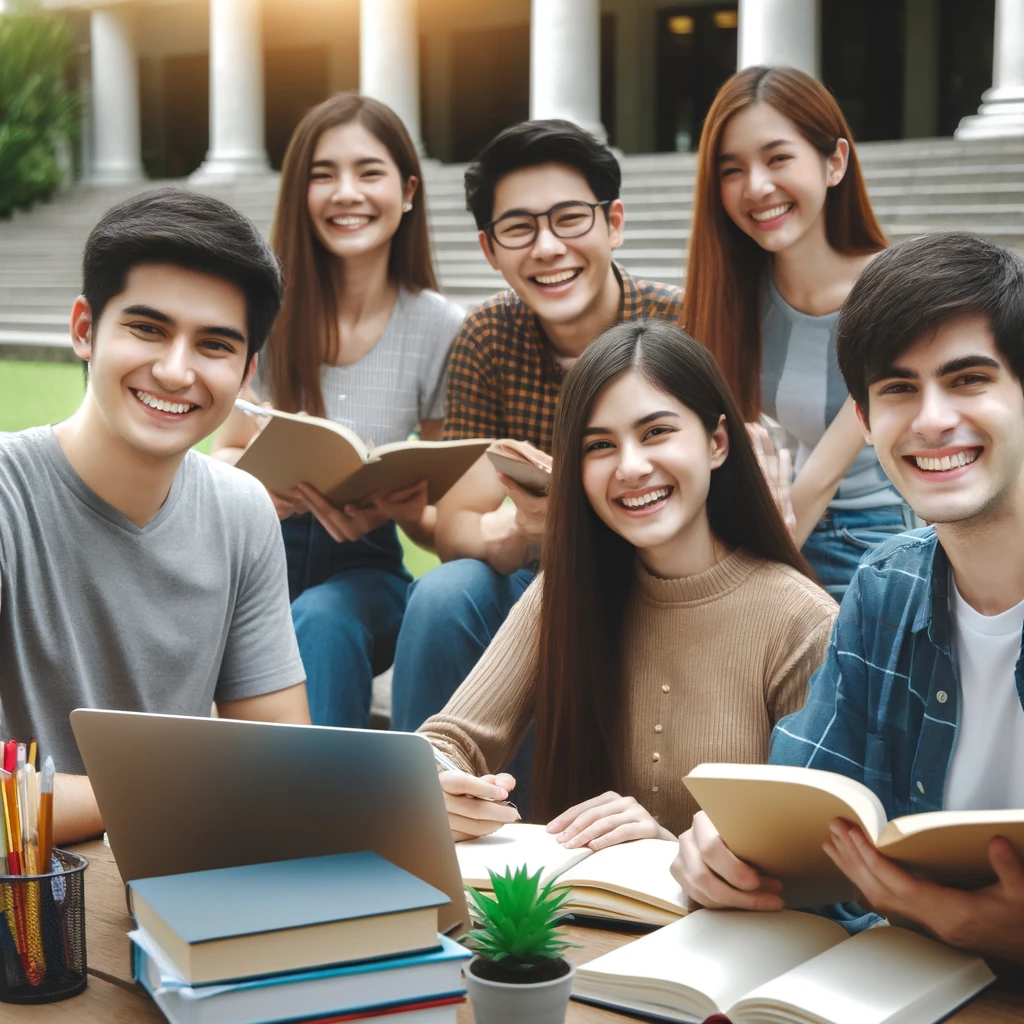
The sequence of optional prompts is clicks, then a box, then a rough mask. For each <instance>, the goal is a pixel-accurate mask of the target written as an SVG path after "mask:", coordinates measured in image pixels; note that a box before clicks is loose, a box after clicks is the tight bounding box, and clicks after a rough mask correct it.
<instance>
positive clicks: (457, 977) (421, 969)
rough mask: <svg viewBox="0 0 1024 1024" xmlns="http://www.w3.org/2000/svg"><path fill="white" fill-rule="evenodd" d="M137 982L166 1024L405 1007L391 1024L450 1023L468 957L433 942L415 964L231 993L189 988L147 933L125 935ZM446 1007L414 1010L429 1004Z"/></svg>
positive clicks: (260, 1022)
mask: <svg viewBox="0 0 1024 1024" xmlns="http://www.w3.org/2000/svg"><path fill="white" fill-rule="evenodd" d="M129 937H130V938H131V940H132V971H133V974H134V976H135V980H136V981H139V982H141V983H142V986H143V987H144V988H145V989H146V991H147V992H149V994H150V995H151V996H152V997H153V1001H154V1002H155V1003H156V1005H157V1006H158V1007H159V1008H160V1010H161V1012H162V1013H163V1015H164V1016H165V1017H166V1018H167V1019H168V1020H169V1021H170V1022H171V1024H282V1022H285V1021H309V1020H311V1019H312V1020H316V1019H317V1018H324V1017H328V1018H330V1017H334V1016H341V1015H347V1014H359V1015H360V1016H361V1015H362V1014H363V1013H364V1012H365V1013H366V1015H367V1016H368V1017H370V1018H371V1019H372V1018H375V1017H376V1016H377V1015H376V1014H374V1013H373V1012H372V1011H373V1010H380V1011H381V1014H380V1015H381V1016H383V1017H384V1018H385V1019H386V1020H390V1019H392V1018H391V1016H390V1014H389V1013H388V1010H389V1009H391V1008H396V1007H401V1006H409V1008H410V1011H411V1012H410V1014H409V1018H406V1017H404V1016H403V1015H401V1014H395V1017H394V1020H395V1022H396V1024H398V1022H400V1021H401V1022H404V1021H405V1020H406V1019H410V1024H411V1021H412V1020H416V1021H417V1022H419V1021H421V1020H422V1021H424V1022H426V1021H430V1022H431V1024H433V1022H434V1021H437V1022H438V1024H440V1022H445V1021H448V1020H451V1021H453V1022H454V1020H455V1015H456V1011H457V1009H458V1002H457V1000H459V999H460V998H461V997H462V996H464V995H465V991H466V990H465V987H464V985H463V982H462V965H463V963H464V962H465V961H466V960H468V959H469V957H470V956H471V955H472V954H471V953H468V952H467V951H466V950H465V949H463V948H462V946H460V945H459V944H458V943H457V942H453V941H452V940H451V939H449V938H446V937H445V936H441V935H438V936H436V937H435V941H439V942H440V943H441V945H440V948H438V949H436V950H434V951H433V952H430V953H422V954H420V955H418V956H405V957H396V958H392V959H390V960H374V961H370V962H369V963H361V964H346V965H344V966H342V967H331V968H327V969H325V970H319V971H302V972H299V973H295V974H278V975H275V976H273V977H270V978H259V979H255V980H252V981H242V982H235V983H233V984H229V985H199V986H195V987H192V986H190V985H188V983H187V982H186V981H185V979H184V978H182V977H181V976H180V975H179V974H178V973H177V972H176V971H175V970H174V967H173V965H171V964H170V963H168V962H167V960H166V959H165V958H164V956H163V952H162V951H161V950H160V948H159V947H158V946H157V945H156V944H155V943H154V941H153V939H152V938H151V937H150V936H148V935H147V934H146V933H145V932H144V931H141V930H137V931H134V932H131V933H130V936H129ZM448 1000H456V1001H455V1002H451V1003H449V1004H448V1005H442V1006H436V1007H433V1008H431V1009H426V1008H424V1009H423V1010H418V1009H417V1007H418V1006H422V1005H423V1004H429V1003H433V1002H437V1003H446V1002H448Z"/></svg>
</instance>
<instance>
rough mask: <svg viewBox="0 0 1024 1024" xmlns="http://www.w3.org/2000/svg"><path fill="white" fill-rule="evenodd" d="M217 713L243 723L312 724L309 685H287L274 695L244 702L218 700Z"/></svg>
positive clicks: (242, 700) (243, 700)
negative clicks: (307, 693) (307, 697)
mask: <svg viewBox="0 0 1024 1024" xmlns="http://www.w3.org/2000/svg"><path fill="white" fill-rule="evenodd" d="M217 714H218V716H219V717H221V718H236V719H240V720H241V721H244V722H284V723H287V724H289V725H309V724H310V718H309V702H308V701H307V700H306V684H305V683H299V684H298V685H296V686H288V687H286V688H285V689H283V690H274V691H273V692H272V693H261V694H259V696H257V697H243V698H242V699H241V700H220V701H217Z"/></svg>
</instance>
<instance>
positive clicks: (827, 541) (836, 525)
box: [803, 505, 916, 601]
mask: <svg viewBox="0 0 1024 1024" xmlns="http://www.w3.org/2000/svg"><path fill="white" fill-rule="evenodd" d="M915 525H916V522H915V520H914V513H913V511H912V510H911V508H910V506H909V505H892V506H889V507H887V508H865V509H828V510H827V511H826V512H825V514H824V515H823V516H822V517H821V519H820V521H819V522H818V525H817V526H816V527H815V528H814V532H813V533H812V534H811V535H810V537H808V538H807V540H806V541H805V542H804V546H803V556H804V558H806V559H807V561H808V562H810V563H811V568H812V569H813V570H814V572H815V574H816V575H817V577H818V579H819V580H820V581H821V584H822V586H823V587H824V588H825V589H826V590H827V591H828V592H829V593H830V594H831V595H832V596H833V597H834V598H835V599H836V600H837V601H842V599H843V594H845V593H846V588H847V587H848V586H849V585H850V580H851V579H853V574H854V573H855V572H856V571H857V566H858V565H860V560H861V558H862V557H863V555H864V552H865V551H867V550H868V549H869V548H873V547H874V546H875V545H876V544H881V543H882V541H885V540H888V539H889V538H890V537H892V536H893V535H895V534H897V533H903V532H904V530H912V529H913V528H914V526H915Z"/></svg>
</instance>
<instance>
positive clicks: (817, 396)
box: [761, 277, 903, 509]
mask: <svg viewBox="0 0 1024 1024" xmlns="http://www.w3.org/2000/svg"><path fill="white" fill-rule="evenodd" d="M838 320H839V313H838V311H837V312H835V313H828V314H827V315H825V316H810V315H809V314H807V313H801V312H800V311H799V310H796V309H794V308H793V307H792V306H791V305H789V303H788V302H786V300H785V299H784V298H783V297H782V296H781V295H780V294H779V290H778V288H776V287H775V283H774V282H773V281H772V279H771V277H767V284H766V286H765V295H764V301H763V303H762V306H761V350H762V353H763V356H762V359H763V363H762V371H761V407H762V408H763V409H764V411H765V412H766V413H767V414H768V415H769V416H771V417H772V419H775V420H778V421H779V423H781V424H782V426H783V427H785V428H786V430H787V431H788V432H789V433H790V434H792V435H793V436H794V437H795V438H796V439H797V441H798V442H799V447H798V449H797V453H796V459H795V465H794V468H795V469H796V470H797V471H799V470H800V467H801V466H803V464H804V463H805V462H806V461H807V457H808V456H809V455H810V454H811V450H812V449H813V448H814V446H815V445H816V444H817V443H818V442H819V441H820V440H821V436H822V434H824V433H825V430H826V428H827V427H828V425H829V424H830V423H831V422H832V421H833V420H834V419H835V418H836V416H837V415H838V414H839V410H840V409H841V408H842V407H843V403H844V402H845V401H846V399H847V397H848V392H847V390H846V384H845V382H844V381H843V377H842V374H841V373H840V372H839V364H838V363H837V362H836V323H837V321H838ZM902 501H903V499H902V498H901V497H900V496H899V494H898V493H897V492H896V490H895V489H894V488H893V486H892V484H890V483H889V478H888V477H887V476H886V475H885V473H884V472H883V470H882V467H881V465H879V462H878V456H877V455H876V454H875V449H874V448H871V447H868V446H865V447H864V448H863V449H862V450H861V452H860V454H859V455H858V456H857V458H856V459H855V460H854V463H853V465H852V466H851V467H850V469H849V471H848V472H847V474H846V476H844V477H843V479H842V482H841V483H840V484H839V489H838V490H837V491H836V496H835V497H834V498H833V499H832V501H831V502H829V508H834V509H864V508H882V507H887V506H892V505H900V504H902Z"/></svg>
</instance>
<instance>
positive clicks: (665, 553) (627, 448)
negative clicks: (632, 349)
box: [581, 371, 728, 576]
mask: <svg viewBox="0 0 1024 1024" xmlns="http://www.w3.org/2000/svg"><path fill="white" fill-rule="evenodd" d="M581 444H582V467H583V489H584V491H585V492H586V495H587V500H588V501H589V502H590V505H591V507H592V508H593V510H594V512H595V513H597V515H598V517H599V518H600V519H601V520H602V522H604V523H605V525H606V526H608V527H609V528H610V529H612V530H614V531H615V532H616V533H617V534H619V535H620V536H621V537H623V538H625V539H626V540H627V541H629V543H630V544H632V545H633V546H634V547H635V548H637V550H638V551H639V553H640V557H641V559H642V560H643V561H644V564H645V565H646V566H647V567H648V568H649V569H650V570H651V571H652V572H654V573H656V574H657V575H661V576H672V575H683V573H681V572H677V571H673V569H672V566H673V565H678V564H679V563H680V562H681V561H683V562H685V561H686V552H687V550H696V549H710V547H711V541H712V537H711V528H710V526H709V524H708V516H707V497H708V489H709V488H710V486H711V471H712V470H714V469H716V468H717V467H718V466H721V465H722V463H723V462H725V459H726V456H727V454H728V438H727V435H726V429H725V423H724V418H723V421H722V422H721V423H720V424H719V426H718V427H717V429H716V430H715V431H714V433H713V434H712V435H711V436H710V437H709V436H708V433H707V431H706V430H705V429H704V425H703V424H702V423H701V421H700V419H699V418H698V416H697V414H696V413H694V412H693V411H692V410H691V409H688V408H687V407H686V406H685V405H683V404H682V403H681V402H679V401H678V400H677V399H675V398H673V397H672V396H671V395H668V394H665V393H664V392H663V391H659V390H658V389H657V388H656V387H655V386H654V385H653V384H651V383H650V382H649V381H647V380H646V379H645V378H644V377H642V376H640V375H639V374H638V373H636V372H633V371H631V372H629V373H626V374H624V375H623V376H621V377H619V378H618V380H616V381H614V382H613V383H612V384H610V385H609V386H608V387H607V388H605V390H604V391H603V392H602V393H601V395H600V396H599V397H598V399H597V401H595V402H594V406H593V409H592V410H591V413H590V416H589V418H588V421H587V427H586V430H585V432H584V437H583V439H582V442H581Z"/></svg>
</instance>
